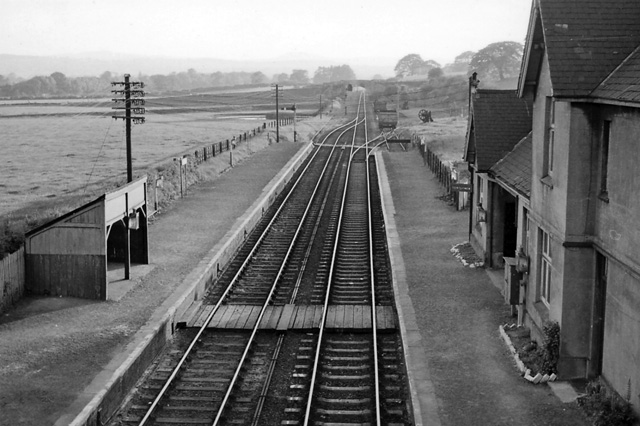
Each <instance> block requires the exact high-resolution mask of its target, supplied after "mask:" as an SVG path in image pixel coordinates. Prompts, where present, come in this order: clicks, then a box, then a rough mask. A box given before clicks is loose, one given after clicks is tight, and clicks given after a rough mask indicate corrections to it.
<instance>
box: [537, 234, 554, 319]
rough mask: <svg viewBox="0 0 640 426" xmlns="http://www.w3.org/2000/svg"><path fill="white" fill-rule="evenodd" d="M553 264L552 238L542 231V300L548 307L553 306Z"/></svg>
mask: <svg viewBox="0 0 640 426" xmlns="http://www.w3.org/2000/svg"><path fill="white" fill-rule="evenodd" d="M552 264H553V257H552V251H551V236H550V235H549V234H548V233H547V232H545V231H544V230H542V229H540V280H539V281H540V300H542V302H543V303H544V304H545V305H547V307H548V306H549V305H550V304H551V274H552V269H553V268H552Z"/></svg>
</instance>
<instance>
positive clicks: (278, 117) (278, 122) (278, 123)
mask: <svg viewBox="0 0 640 426" xmlns="http://www.w3.org/2000/svg"><path fill="white" fill-rule="evenodd" d="M275 86H276V142H280V116H279V115H278V110H279V109H280V108H279V107H278V92H279V91H280V89H278V85H277V84H276V85H275Z"/></svg>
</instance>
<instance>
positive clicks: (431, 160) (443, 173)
mask: <svg viewBox="0 0 640 426" xmlns="http://www.w3.org/2000/svg"><path fill="white" fill-rule="evenodd" d="M423 155H426V156H427V159H426V162H427V165H428V166H429V169H430V170H431V171H432V172H433V174H435V175H436V177H437V178H438V181H439V182H440V184H441V185H442V186H444V188H445V189H446V191H447V194H451V184H452V183H453V179H452V176H451V174H452V173H451V168H450V167H449V166H448V165H446V164H445V163H443V162H442V161H440V157H438V155H436V154H435V153H434V152H432V151H431V149H430V148H429V147H427V152H426V153H423Z"/></svg>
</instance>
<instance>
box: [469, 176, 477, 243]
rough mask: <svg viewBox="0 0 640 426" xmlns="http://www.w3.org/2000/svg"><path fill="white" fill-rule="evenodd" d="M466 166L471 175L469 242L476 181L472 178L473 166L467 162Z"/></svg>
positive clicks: (471, 230)
mask: <svg viewBox="0 0 640 426" xmlns="http://www.w3.org/2000/svg"><path fill="white" fill-rule="evenodd" d="M467 168H468V169H469V173H470V175H471V177H470V178H469V182H471V192H469V242H471V233H472V232H473V211H474V209H475V204H474V202H473V200H474V196H475V187H476V183H475V182H474V180H473V177H474V173H473V167H471V164H467Z"/></svg>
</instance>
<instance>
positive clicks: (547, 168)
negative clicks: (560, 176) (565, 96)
mask: <svg viewBox="0 0 640 426" xmlns="http://www.w3.org/2000/svg"><path fill="white" fill-rule="evenodd" d="M545 108H546V117H545V121H546V123H545V125H546V132H545V136H544V160H543V170H542V176H543V177H545V176H549V177H552V176H553V151H554V144H555V132H556V101H555V99H553V97H551V96H548V97H547V99H546V105H545Z"/></svg>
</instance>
